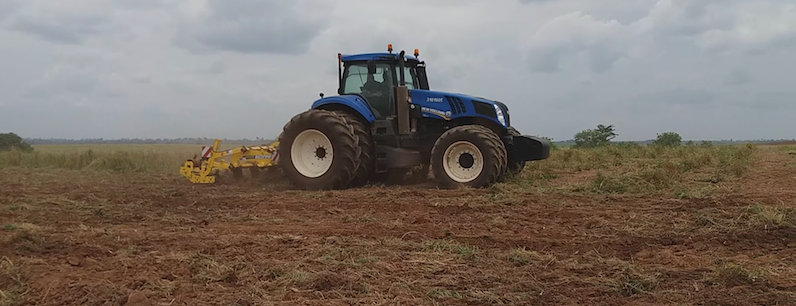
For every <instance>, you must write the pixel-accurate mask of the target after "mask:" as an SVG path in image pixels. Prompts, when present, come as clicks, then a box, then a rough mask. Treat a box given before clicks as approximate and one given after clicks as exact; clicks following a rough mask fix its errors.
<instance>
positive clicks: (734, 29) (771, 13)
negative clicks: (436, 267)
mask: <svg viewBox="0 0 796 306" xmlns="http://www.w3.org/2000/svg"><path fill="white" fill-rule="evenodd" d="M432 2H433V3H434V4H429V3H432ZM397 3H400V4H401V5H400V6H398V5H397ZM388 43H392V44H393V46H394V47H395V48H396V49H398V50H400V49H405V50H407V52H410V53H411V52H412V50H414V49H415V48H418V49H420V57H421V58H422V59H424V60H426V61H427V63H428V66H429V77H430V78H431V86H432V88H433V89H437V90H445V91H453V92H462V93H467V94H473V95H478V96H483V97H487V98H492V99H497V100H500V101H503V102H505V103H507V104H508V105H509V107H510V108H511V114H512V123H513V125H514V126H516V127H517V128H518V129H519V130H520V131H521V132H523V133H525V134H532V135H541V136H547V137H551V138H554V139H556V140H565V139H571V138H572V137H573V135H574V134H575V133H577V132H578V131H581V130H583V129H588V128H593V127H595V126H596V125H597V124H614V125H615V126H616V129H617V132H618V134H619V137H618V138H617V139H618V140H643V139H650V138H654V137H655V135H656V133H660V132H664V131H675V132H678V133H680V134H681V135H682V136H683V138H684V139H730V138H733V139H757V138H794V137H796V100H794V93H796V86H794V85H796V78H795V77H794V73H796V72H795V71H796V59H794V58H796V2H793V1H792V0H755V1H751V0H746V1H740V0H633V1H628V0H601V1H591V0H489V1H483V0H478V1H475V0H434V1H424V0H404V1H397V2H396V1H374V0H343V1H321V0H318V1H313V0H299V1H296V0H291V1H284V0H181V1H177V0H112V1H110V0H107V1H100V0H71V1H52V0H0V92H2V93H3V96H2V99H0V132H15V133H17V134H20V135H21V136H23V137H45V138H49V137H56V138H99V137H103V138H121V137H230V138H240V137H248V138H255V137H258V136H259V137H265V138H272V137H275V136H276V135H277V134H278V133H279V131H280V130H281V128H282V126H283V125H284V124H285V123H286V122H287V121H288V120H289V118H290V117H291V116H293V115H294V114H296V113H298V112H301V111H304V110H306V109H307V108H308V107H309V106H310V104H311V103H312V101H313V100H315V99H317V98H318V93H320V92H324V93H326V94H327V95H333V94H334V93H335V90H336V85H337V83H336V79H335V78H336V74H337V62H336V56H337V53H338V52H342V53H359V52H374V51H384V50H386V46H387V44H388Z"/></svg>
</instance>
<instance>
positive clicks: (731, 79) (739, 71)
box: [724, 67, 752, 86]
mask: <svg viewBox="0 0 796 306" xmlns="http://www.w3.org/2000/svg"><path fill="white" fill-rule="evenodd" d="M751 81H752V76H751V75H750V72H749V69H748V68H745V67H744V68H736V69H733V70H732V71H730V72H729V73H727V75H726V76H725V77H724V84H726V85H731V86H737V85H743V84H746V83H749V82H751Z"/></svg>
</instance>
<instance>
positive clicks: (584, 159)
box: [511, 144, 757, 198]
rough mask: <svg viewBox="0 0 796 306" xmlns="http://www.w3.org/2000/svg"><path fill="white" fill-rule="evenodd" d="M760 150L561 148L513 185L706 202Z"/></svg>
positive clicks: (747, 147) (529, 168) (743, 170)
mask: <svg viewBox="0 0 796 306" xmlns="http://www.w3.org/2000/svg"><path fill="white" fill-rule="evenodd" d="M756 150H757V148H756V147H755V146H753V145H740V146H734V145H732V146H731V145H725V146H713V145H703V146H682V147H657V146H641V145H628V144H617V145H612V146H606V147H599V148H594V149H572V148H562V149H557V150H554V151H553V152H552V153H551V156H550V158H549V159H547V160H543V161H538V162H532V163H528V165H527V166H526V169H525V171H524V172H523V173H522V174H521V175H520V177H517V178H514V179H513V180H512V181H511V183H514V184H519V185H521V187H522V188H529V189H535V190H538V191H541V192H551V191H558V192H562V191H563V192H578V193H591V194H656V195H664V194H665V195H671V196H675V197H680V198H689V197H703V196H706V195H709V194H711V193H712V192H714V191H722V190H723V188H724V187H723V185H722V183H726V182H731V181H733V180H735V179H737V178H739V177H740V176H742V175H743V174H744V173H746V171H747V170H748V169H749V167H750V164H751V162H752V161H753V159H752V157H753V154H754V153H755V152H756Z"/></svg>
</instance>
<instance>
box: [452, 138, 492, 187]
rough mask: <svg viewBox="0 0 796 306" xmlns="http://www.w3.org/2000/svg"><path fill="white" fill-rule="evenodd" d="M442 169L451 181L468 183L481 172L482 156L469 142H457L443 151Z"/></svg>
mask: <svg viewBox="0 0 796 306" xmlns="http://www.w3.org/2000/svg"><path fill="white" fill-rule="evenodd" d="M442 168H443V169H445V174H447V175H448V177H450V178H451V179H452V180H454V181H456V182H459V183H466V182H470V181H472V180H474V179H475V178H477V177H478V176H479V175H481V172H483V170H484V155H483V154H481V150H479V149H478V147H476V146H475V145H474V144H472V143H471V142H468V141H458V142H455V143H453V144H452V145H450V146H448V149H446V150H445V155H443V156H442Z"/></svg>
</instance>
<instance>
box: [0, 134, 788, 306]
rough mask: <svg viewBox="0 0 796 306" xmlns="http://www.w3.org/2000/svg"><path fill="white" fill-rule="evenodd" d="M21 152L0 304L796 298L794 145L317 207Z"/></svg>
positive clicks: (707, 150)
mask: <svg viewBox="0 0 796 306" xmlns="http://www.w3.org/2000/svg"><path fill="white" fill-rule="evenodd" d="M234 145H236V144H234V143H226V142H222V147H223V148H229V147H231V146H234ZM34 147H35V148H36V150H35V151H34V152H32V153H21V152H0V194H2V195H3V197H0V233H1V234H2V235H0V237H2V238H0V250H3V251H2V252H1V253H0V259H1V260H0V305H3V306H5V305H27V304H40V305H65V304H82V305H101V304H102V305H196V304H204V303H207V304H224V305H262V304H268V305H294V304H302V305H349V304H390V305H392V304H411V305H438V304H444V305H515V304H533V305H578V304H581V305H583V304H588V305H602V304H610V305H706V304H707V305H712V304H717V305H783V304H787V303H790V302H788V301H793V300H796V294H794V292H796V268H794V267H796V257H795V256H794V252H793V249H794V247H796V203H794V199H796V191H794V188H793V187H792V186H794V184H796V145H788V144H776V145H771V144H769V145H763V144H751V143H745V144H728V145H716V144H711V143H696V144H694V145H688V146H679V147H661V146H647V145H640V144H627V143H621V144H615V145H610V146H605V147H598V148H572V147H566V146H564V147H556V148H555V149H553V151H552V153H551V156H550V158H549V159H547V160H544V161H539V162H531V163H528V165H527V166H526V167H525V169H524V171H523V172H522V173H521V174H520V175H519V176H517V177H513V178H510V179H509V180H507V181H505V182H501V183H498V184H496V185H494V186H491V187H489V188H482V189H462V190H442V189H438V188H436V186H435V184H434V183H433V180H431V179H429V178H426V179H425V180H412V181H406V182H397V183H396V184H386V185H385V184H371V185H368V186H364V187H361V188H352V189H348V190H337V191H317V192H308V191H300V190H295V189H294V188H293V187H292V186H290V184H289V183H287V182H286V180H285V179H284V178H283V177H281V175H280V174H279V172H278V171H276V172H271V171H269V172H267V173H266V172H263V173H262V175H261V176H259V177H256V178H249V179H247V180H244V181H242V182H235V181H232V180H228V179H226V178H227V177H228V174H226V173H222V174H221V175H222V176H223V178H224V179H222V180H220V182H219V183H217V184H214V185H195V184H191V183H189V182H188V181H187V180H186V179H185V178H183V177H181V176H180V175H179V172H178V169H179V167H180V165H181V164H182V163H183V162H184V160H185V159H187V158H191V157H193V154H197V153H198V150H199V146H197V145H195V144H176V145H168V144H164V145H160V144H157V145H154V144H140V145H118V144H109V145H96V144H92V145H34Z"/></svg>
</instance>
